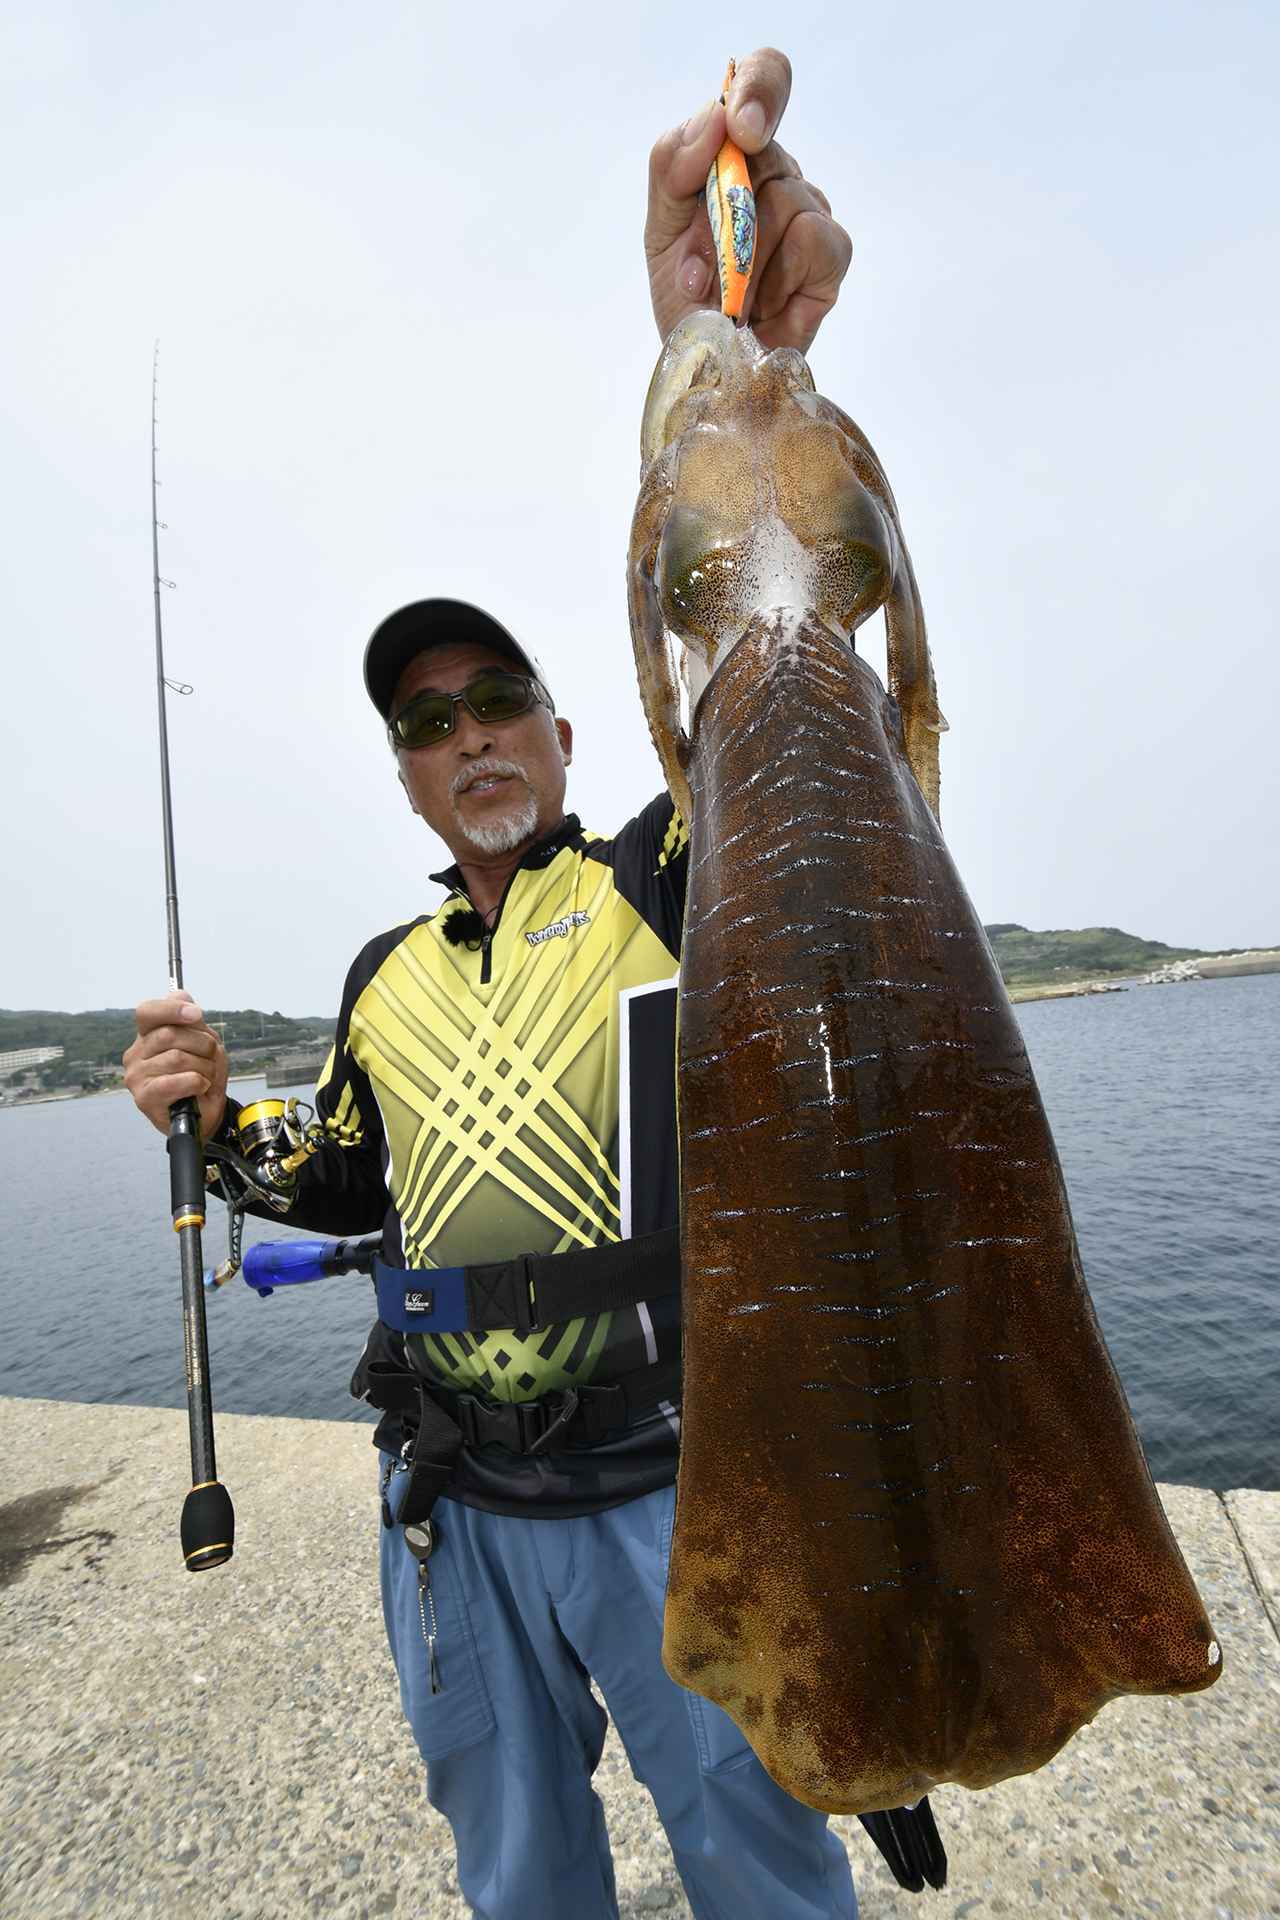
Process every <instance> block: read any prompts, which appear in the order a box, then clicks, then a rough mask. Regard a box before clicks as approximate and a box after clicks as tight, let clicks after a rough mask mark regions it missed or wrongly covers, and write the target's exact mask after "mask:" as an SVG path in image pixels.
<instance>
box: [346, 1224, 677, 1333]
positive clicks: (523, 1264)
mask: <svg viewBox="0 0 1280 1920" xmlns="http://www.w3.org/2000/svg"><path fill="white" fill-rule="evenodd" d="M373 1280H374V1285H375V1286H376V1288H377V1290H378V1318H379V1319H380V1320H381V1321H383V1322H384V1323H385V1324H386V1325H387V1326H389V1327H394V1328H395V1330H396V1332H397V1333H462V1332H468V1333H486V1332H489V1333H491V1332H496V1331H497V1329H498V1328H500V1327H514V1328H515V1330H516V1332H517V1333H521V1334H527V1333H533V1332H535V1331H536V1330H538V1329H539V1328H542V1327H554V1326H557V1325H558V1324H559V1323H560V1322H562V1321H565V1320H576V1319H577V1318H578V1317H579V1315H581V1314H589V1313H609V1312H611V1311H613V1310H614V1309H615V1308H617V1307H633V1306H635V1304H636V1302H637V1301H639V1300H657V1299H661V1298H663V1297H664V1296H665V1295H670V1294H675V1293H678V1292H679V1291H680V1234H679V1230H678V1229H677V1228H675V1227H664V1228H663V1229H662V1231H661V1232H659V1233H642V1234H640V1235H638V1237H637V1238H636V1239H634V1240H615V1241H610V1242H607V1243H606V1244H605V1245H603V1246H597V1247H583V1248H581V1249H580V1250H578V1251H577V1252H575V1253H546V1254H538V1253H525V1254H520V1255H519V1256H518V1257H517V1258H516V1259H514V1260H499V1261H496V1262H492V1263H491V1264H489V1265H487V1266H477V1267H413V1268H406V1267H389V1266H388V1265H387V1264H386V1262H385V1261H384V1260H375V1261H374V1263H373Z"/></svg>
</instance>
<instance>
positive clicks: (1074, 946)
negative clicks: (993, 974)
mask: <svg viewBox="0 0 1280 1920" xmlns="http://www.w3.org/2000/svg"><path fill="white" fill-rule="evenodd" d="M986 933H987V938H988V940H990V942H991V945H992V948H993V949H994V951H995V956H996V960H997V962H998V964H999V967H1000V971H1001V973H1002V974H1003V975H1004V982H1005V985H1006V986H1007V987H1049V986H1055V985H1059V984H1064V983H1065V982H1066V981H1068V980H1105V979H1107V978H1108V976H1110V975H1115V974H1132V973H1149V972H1151V970H1152V969H1153V968H1155V967H1164V966H1168V965H1169V964H1170V963H1171V962H1172V961H1174V960H1194V959H1197V958H1198V957H1199V956H1200V955H1201V954H1202V953H1204V952H1206V951H1207V949H1205V948H1204V947H1168V946H1166V945H1165V943H1164V941H1163V940H1144V939H1142V937H1141V936H1140V935H1139V934H1136V933H1125V932H1123V931H1122V930H1121V929H1120V928H1119V927H1061V928H1055V929H1051V930H1049V931H1047V932H1044V933H1036V932H1033V931H1032V929H1031V928H1030V927H1020V926H1019V925H1018V924H1017V922H1016V921H1012V920H1010V921H1001V922H997V923H996V924H994V925H992V926H989V927H988V928H987V929H986ZM1215 951H1223V949H1215Z"/></svg>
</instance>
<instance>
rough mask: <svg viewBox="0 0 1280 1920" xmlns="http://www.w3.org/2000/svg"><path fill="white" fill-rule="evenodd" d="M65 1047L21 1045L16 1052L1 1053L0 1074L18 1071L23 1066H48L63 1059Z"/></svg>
mask: <svg viewBox="0 0 1280 1920" xmlns="http://www.w3.org/2000/svg"><path fill="white" fill-rule="evenodd" d="M65 1051H66V1049H65V1048H64V1047H19V1048H18V1050H17V1052H16V1053H0V1075H3V1074H6V1073H17V1072H18V1071H19V1069H20V1068H22V1067H47V1066H48V1064H49V1062H50V1061H51V1060H61V1058H62V1056H63V1053H64V1052H65Z"/></svg>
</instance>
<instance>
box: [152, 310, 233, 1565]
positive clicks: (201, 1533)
mask: <svg viewBox="0 0 1280 1920" xmlns="http://www.w3.org/2000/svg"><path fill="white" fill-rule="evenodd" d="M159 368H160V343H159V341H157V342H156V349H155V355H154V357H153V359H152V363H151V571H152V583H153V587H154V592H155V608H156V699H157V702H158V706H159V715H160V803H161V809H162V814H163V819H164V886H165V902H164V903H165V923H166V927H167V930H168V939H169V990H170V992H172V993H177V992H178V991H179V989H180V988H181V986H182V937H181V934H180V932H179V929H178V877H177V869H176V866H175V863H174V854H173V801H172V796H171V793H170V787H169V726H168V713H167V709H166V702H165V693H166V690H167V688H168V687H169V685H170V682H169V681H167V680H166V678H165V671H164V634H163V630H162V626H161V619H160V585H161V581H160V521H159V516H158V514H157V511H156V486H157V481H156V387H157V383H158V379H159ZM174 690H175V691H184V692H185V691H189V689H186V688H179V687H177V686H175V689H174ZM168 1154H169V1198H170V1203H171V1205H172V1208H173V1230H174V1232H175V1233H176V1234H177V1236H178V1249H179V1257H180V1259H181V1263H182V1326H183V1337H184V1351H185V1359H186V1373H187V1422H188V1426H189V1429H190V1435H191V1491H190V1493H188V1495H187V1497H186V1499H185V1501H184V1502H183V1506H182V1524H181V1538H182V1556H183V1559H184V1560H185V1561H186V1564H187V1567H188V1569H189V1571H190V1572H192V1573H201V1572H203V1570H204V1569H205V1568H206V1567H217V1566H221V1564H222V1562H223V1561H224V1560H229V1559H230V1558H231V1555H232V1552H233V1550H234V1547H235V1537H236V1516H235V1509H234V1507H233V1506H232V1504H231V1495H230V1494H229V1493H228V1492H227V1490H226V1488H225V1487H224V1486H223V1484H222V1482H221V1481H220V1480H219V1478H218V1467H217V1458H216V1455H215V1452H214V1445H213V1398H212V1394H211V1391H210V1386H209V1337H208V1332H207V1329H206V1326H205V1314H204V1283H203V1275H204V1260H203V1256H202V1250H201V1233H202V1231H203V1228H204V1194H205V1177H204V1153H203V1151H202V1149H201V1145H200V1110H199V1108H198V1107H197V1105H196V1102H195V1100H194V1099H192V1098H191V1097H190V1096H188V1098H187V1099H185V1100H176V1101H175V1102H174V1104H173V1105H172V1106H171V1107H170V1109H169V1140H168Z"/></svg>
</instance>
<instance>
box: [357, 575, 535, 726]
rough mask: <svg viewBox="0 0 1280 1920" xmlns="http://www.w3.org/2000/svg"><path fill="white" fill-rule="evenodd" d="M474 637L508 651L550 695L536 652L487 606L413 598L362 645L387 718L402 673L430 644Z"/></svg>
mask: <svg viewBox="0 0 1280 1920" xmlns="http://www.w3.org/2000/svg"><path fill="white" fill-rule="evenodd" d="M461 641H471V642H474V643H476V644H478V645H480V646H485V647H492V648H493V650H494V652H495V653H505V654H506V655H507V657H508V658H509V659H511V660H513V661H515V663H516V665H517V666H519V667H520V668H522V669H523V671H524V672H525V673H529V674H532V675H533V678H534V679H535V680H536V681H537V682H538V685H539V686H540V687H541V688H542V690H543V692H544V693H545V694H546V695H547V698H548V699H550V698H551V690H550V688H549V687H548V686H547V682H546V677H545V675H544V674H543V671H542V668H541V667H540V666H539V665H538V662H537V661H536V660H535V658H534V656H533V655H532V654H531V653H530V652H529V651H528V649H527V648H526V647H522V646H521V645H520V642H519V641H518V640H517V639H515V638H514V636H513V635H511V634H509V633H508V632H507V629H506V628H505V627H504V626H503V625H502V624H501V622H500V621H497V620H495V619H494V617H493V615H492V614H491V613H486V612H485V611H484V608H483V607H473V606H472V605H471V604H470V602H469V601H466V600H411V601H410V602H409V604H408V606H404V607H399V608H397V609H396V611H395V612H394V613H391V614H388V615H387V618H386V619H385V620H384V621H383V622H382V624H381V626H378V627H375V629H374V631H373V634H372V636H371V637H370V640H369V644H368V646H367V647H366V648H365V650H364V684H365V687H366V688H367V689H368V694H369V698H370V699H371V700H372V702H373V704H374V706H375V707H376V708H377V709H378V712H379V713H380V714H381V715H382V717H383V719H384V720H390V718H391V701H392V698H393V696H394V694H395V690H396V686H397V684H398V682H399V679H400V675H401V674H402V673H403V672H404V670H405V668H406V667H407V666H408V664H409V662H410V661H411V660H413V659H415V658H416V657H417V655H418V654H420V653H422V652H423V651H424V649H425V648H427V647H441V646H445V645H447V644H449V643H451V642H453V643H457V642H461Z"/></svg>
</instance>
